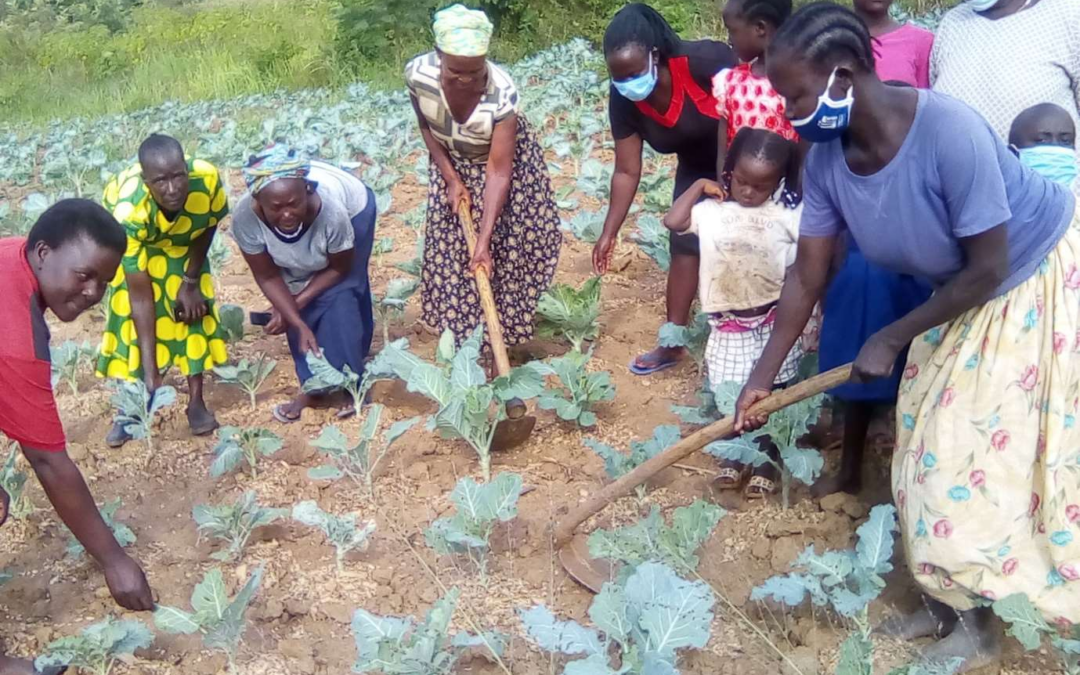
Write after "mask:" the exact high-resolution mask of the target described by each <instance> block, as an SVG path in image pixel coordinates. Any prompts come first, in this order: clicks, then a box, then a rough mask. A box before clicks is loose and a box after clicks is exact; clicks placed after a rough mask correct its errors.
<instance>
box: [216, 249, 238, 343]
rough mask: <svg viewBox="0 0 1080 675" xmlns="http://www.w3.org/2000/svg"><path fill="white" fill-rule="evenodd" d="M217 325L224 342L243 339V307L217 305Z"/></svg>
mask: <svg viewBox="0 0 1080 675" xmlns="http://www.w3.org/2000/svg"><path fill="white" fill-rule="evenodd" d="M215 241H216V239H215ZM218 325H220V326H221V332H222V333H223V334H224V336H225V341H226V342H229V343H232V342H239V341H240V340H242V339H244V308H243V307H240V306H239V305H221V306H220V307H218Z"/></svg>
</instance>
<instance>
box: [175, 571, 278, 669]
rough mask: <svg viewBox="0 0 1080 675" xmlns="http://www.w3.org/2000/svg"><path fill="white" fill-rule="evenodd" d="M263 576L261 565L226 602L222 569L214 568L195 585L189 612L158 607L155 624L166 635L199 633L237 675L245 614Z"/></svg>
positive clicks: (207, 645) (208, 646)
mask: <svg viewBox="0 0 1080 675" xmlns="http://www.w3.org/2000/svg"><path fill="white" fill-rule="evenodd" d="M262 576H263V568H262V567H261V566H260V567H258V568H256V569H255V571H254V572H252V574H251V577H249V578H248V580H247V583H246V584H244V587H243V588H242V589H240V592H239V593H237V594H236V597H235V598H233V599H232V600H229V595H228V593H227V592H226V591H225V579H224V577H223V576H222V574H221V570H220V569H218V568H216V567H215V568H214V569H212V570H210V571H209V572H208V573H207V574H206V576H205V577H203V580H202V581H200V582H199V583H198V584H197V585H196V586H195V590H194V592H192V594H191V609H192V611H191V612H187V611H184V610H182V609H177V608H175V607H167V606H164V605H158V607H157V609H155V610H154V625H155V626H157V628H158V630H160V631H163V632H165V633H171V634H178V633H179V634H183V635H192V634H194V633H201V634H202V636H203V644H204V645H205V646H206V647H207V648H208V649H215V650H218V651H221V652H224V653H225V656H226V657H228V659H229V669H230V670H231V671H233V672H236V650H237V647H239V646H240V638H242V637H243V636H244V628H245V620H244V614H245V613H246V612H247V608H248V605H250V604H251V599H252V598H253V597H254V596H255V592H256V591H258V590H259V584H260V583H261V582H262Z"/></svg>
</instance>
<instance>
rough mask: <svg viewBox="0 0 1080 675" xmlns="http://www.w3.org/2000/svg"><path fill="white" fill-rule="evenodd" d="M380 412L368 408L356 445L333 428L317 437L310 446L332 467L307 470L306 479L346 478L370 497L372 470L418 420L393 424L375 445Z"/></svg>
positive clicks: (326, 465)
mask: <svg viewBox="0 0 1080 675" xmlns="http://www.w3.org/2000/svg"><path fill="white" fill-rule="evenodd" d="M382 411H383V407H382V406H381V405H378V404H375V405H372V406H371V408H370V409H369V410H368V413H367V417H366V418H365V419H364V423H363V425H362V426H361V427H360V439H359V440H358V441H357V442H356V443H355V444H353V443H352V442H351V441H350V440H349V438H348V436H346V435H345V433H344V432H342V431H341V430H340V429H338V428H337V427H336V426H330V427H326V428H325V429H323V430H322V433H320V434H319V437H318V438H316V439H315V440H314V441H312V443H311V444H312V445H313V446H315V449H316V450H318V451H319V452H321V453H323V454H325V455H327V456H328V457H329V458H330V460H331V462H332V463H331V464H324V465H323V466H317V467H315V468H313V469H311V470H309V471H308V477H309V478H312V479H314V480H338V479H339V478H342V477H345V476H348V477H349V478H351V479H353V480H354V481H355V482H356V483H357V484H358V485H361V486H363V487H364V488H365V489H366V490H367V493H368V495H369V496H373V495H374V493H375V485H374V477H375V469H376V467H378V465H379V462H381V461H382V459H383V457H385V456H386V453H387V452H388V451H389V450H390V446H391V445H393V444H394V441H396V440H397V439H399V438H401V436H402V435H403V434H404V433H405V432H406V431H408V430H409V429H411V428H412V427H413V426H414V425H415V424H416V423H417V422H418V421H419V418H418V417H413V418H410V419H407V420H402V421H400V422H395V423H394V424H393V425H391V426H390V428H389V429H388V430H387V431H386V434H385V436H384V438H383V442H382V443H376V442H375V437H376V434H377V432H378V430H379V419H380V418H381V417H382Z"/></svg>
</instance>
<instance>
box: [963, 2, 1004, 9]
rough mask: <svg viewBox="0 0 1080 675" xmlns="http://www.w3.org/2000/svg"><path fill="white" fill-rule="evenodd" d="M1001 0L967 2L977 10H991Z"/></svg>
mask: <svg viewBox="0 0 1080 675" xmlns="http://www.w3.org/2000/svg"><path fill="white" fill-rule="evenodd" d="M1000 1H1001V0H966V4H967V6H968V7H970V8H971V9H973V10H974V11H976V12H989V11H990V10H992V9H993V8H994V7H995V6H996V5H997V4H998V2H1000Z"/></svg>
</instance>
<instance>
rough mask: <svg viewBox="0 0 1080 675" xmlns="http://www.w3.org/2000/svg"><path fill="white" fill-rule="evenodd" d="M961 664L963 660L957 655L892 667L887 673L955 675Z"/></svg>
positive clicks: (899, 674)
mask: <svg viewBox="0 0 1080 675" xmlns="http://www.w3.org/2000/svg"><path fill="white" fill-rule="evenodd" d="M962 665H964V660H963V659H961V658H959V657H955V658H952V659H949V660H948V661H916V662H915V663H909V664H907V665H904V666H900V667H899V668H893V669H892V670H890V671H889V675H955V674H956V673H957V672H959V670H960V666H962Z"/></svg>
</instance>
